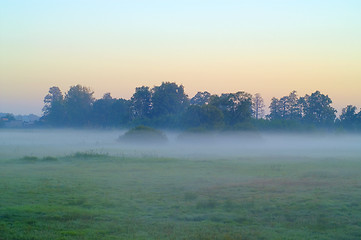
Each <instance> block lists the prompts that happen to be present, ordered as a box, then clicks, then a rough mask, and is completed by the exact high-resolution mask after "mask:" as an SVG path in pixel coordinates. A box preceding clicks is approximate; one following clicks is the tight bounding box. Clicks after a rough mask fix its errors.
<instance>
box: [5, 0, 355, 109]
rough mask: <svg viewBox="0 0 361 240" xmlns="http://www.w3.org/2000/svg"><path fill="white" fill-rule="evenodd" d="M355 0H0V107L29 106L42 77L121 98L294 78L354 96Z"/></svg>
mask: <svg viewBox="0 0 361 240" xmlns="http://www.w3.org/2000/svg"><path fill="white" fill-rule="evenodd" d="M360 13H361V1H359V0H343V1H339V0H327V1H326V0H302V1H297V0H249V1H241V0H239V1H232V0H222V1H215V0H207V1H202V0H193V1H189V0H183V1H169V0H163V1H160V0H156V1H149V0H143V1H141V0H131V1H130V0H129V1H121V0H119V1H115V0H106V1H105V0H61V1H60V0H43V1H39V0H37V1H36V0H1V1H0V112H11V113H15V114H29V113H35V114H38V115H40V114H41V109H42V107H43V99H44V96H45V95H46V94H47V92H48V90H49V88H50V87H52V86H58V87H59V88H60V89H61V90H62V91H63V93H65V92H67V91H68V89H69V87H70V86H74V85H76V84H81V85H84V86H87V87H90V88H91V89H92V90H93V91H94V92H95V97H96V98H100V97H102V95H103V94H104V93H106V92H110V93H111V94H112V96H113V97H116V98H120V97H121V98H126V99H129V98H130V97H131V96H132V94H133V93H134V91H135V88H136V87H139V86H143V85H145V86H150V87H153V86H155V85H160V84H161V83H162V82H165V81H170V82H176V83H178V84H183V85H184V87H185V91H186V93H187V94H188V95H189V96H190V97H192V96H193V95H194V94H195V93H196V92H198V91H209V92H210V93H212V94H220V93H227V92H237V91H246V92H249V93H252V94H255V93H260V94H261V95H262V96H263V98H264V99H265V103H266V105H267V106H268V105H269V102H270V100H271V98H272V97H277V98H280V97H282V96H285V95H288V94H289V93H290V92H291V91H292V90H296V91H297V92H298V94H299V95H300V96H303V95H305V94H310V93H312V92H314V91H316V90H319V91H321V92H322V93H324V94H328V95H329V97H331V99H332V100H333V106H334V107H335V108H336V109H338V110H339V111H340V110H341V109H342V108H343V107H345V106H346V105H348V104H352V105H356V106H357V107H361V94H360V90H361V14H360Z"/></svg>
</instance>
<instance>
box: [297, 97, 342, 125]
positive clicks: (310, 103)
mask: <svg viewBox="0 0 361 240" xmlns="http://www.w3.org/2000/svg"><path fill="white" fill-rule="evenodd" d="M300 101H301V103H302V108H303V112H304V113H303V114H304V117H303V118H304V120H305V121H306V122H309V123H313V124H316V125H318V126H322V125H326V126H330V125H332V124H333V123H334V120H335V118H336V110H335V109H334V108H333V107H331V103H332V100H331V98H329V97H328V95H324V94H322V93H320V92H319V91H316V92H314V93H312V94H311V95H306V96H305V97H304V98H301V99H300Z"/></svg>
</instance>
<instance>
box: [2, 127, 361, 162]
mask: <svg viewBox="0 0 361 240" xmlns="http://www.w3.org/2000/svg"><path fill="white" fill-rule="evenodd" d="M125 132H126V131H125V130H74V129H47V130H44V129H16V130H14V129H8V130H5V129H4V130H2V131H1V133H0V152H1V156H2V157H22V156H24V155H30V156H47V155H57V156H60V155H69V154H73V153H75V152H79V151H83V152H93V153H101V154H109V155H113V156H157V157H177V158H192V157H196V158H197V157H198V158H202V157H207V158H209V157H211V158H227V157H247V156H253V157H257V156H293V157H294V156H298V157H313V156H314V157H342V156H345V157H346V156H361V135H360V134H342V133H340V134H335V133H310V134H308V133H252V132H236V133H231V132H229V133H227V132H223V133H222V132H213V133H182V132H165V135H166V136H167V139H168V141H167V142H165V143H154V144H153V143H152V142H151V141H149V144H148V143H144V142H141V143H137V142H129V143H127V142H124V141H119V137H120V136H122V135H123V134H124V133H125Z"/></svg>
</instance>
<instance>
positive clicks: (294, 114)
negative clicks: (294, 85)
mask: <svg viewBox="0 0 361 240" xmlns="http://www.w3.org/2000/svg"><path fill="white" fill-rule="evenodd" d="M301 106H302V105H301V102H300V99H299V97H298V96H297V92H296V91H292V92H291V93H290V94H289V95H288V96H284V97H282V98H281V99H277V98H272V101H271V104H270V107H269V108H270V114H269V115H268V117H269V118H270V119H272V120H276V119H278V120H301V118H302V107H301Z"/></svg>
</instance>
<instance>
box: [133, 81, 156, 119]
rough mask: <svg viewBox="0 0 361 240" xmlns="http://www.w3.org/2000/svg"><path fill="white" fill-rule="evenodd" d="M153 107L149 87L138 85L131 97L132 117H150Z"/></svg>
mask: <svg viewBox="0 0 361 240" xmlns="http://www.w3.org/2000/svg"><path fill="white" fill-rule="evenodd" d="M151 108H152V94H151V92H150V90H149V87H145V86H142V87H137V88H136V89H135V93H134V94H133V96H132V98H131V99H130V118H131V119H132V120H134V119H144V118H149V117H150V112H151Z"/></svg>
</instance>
